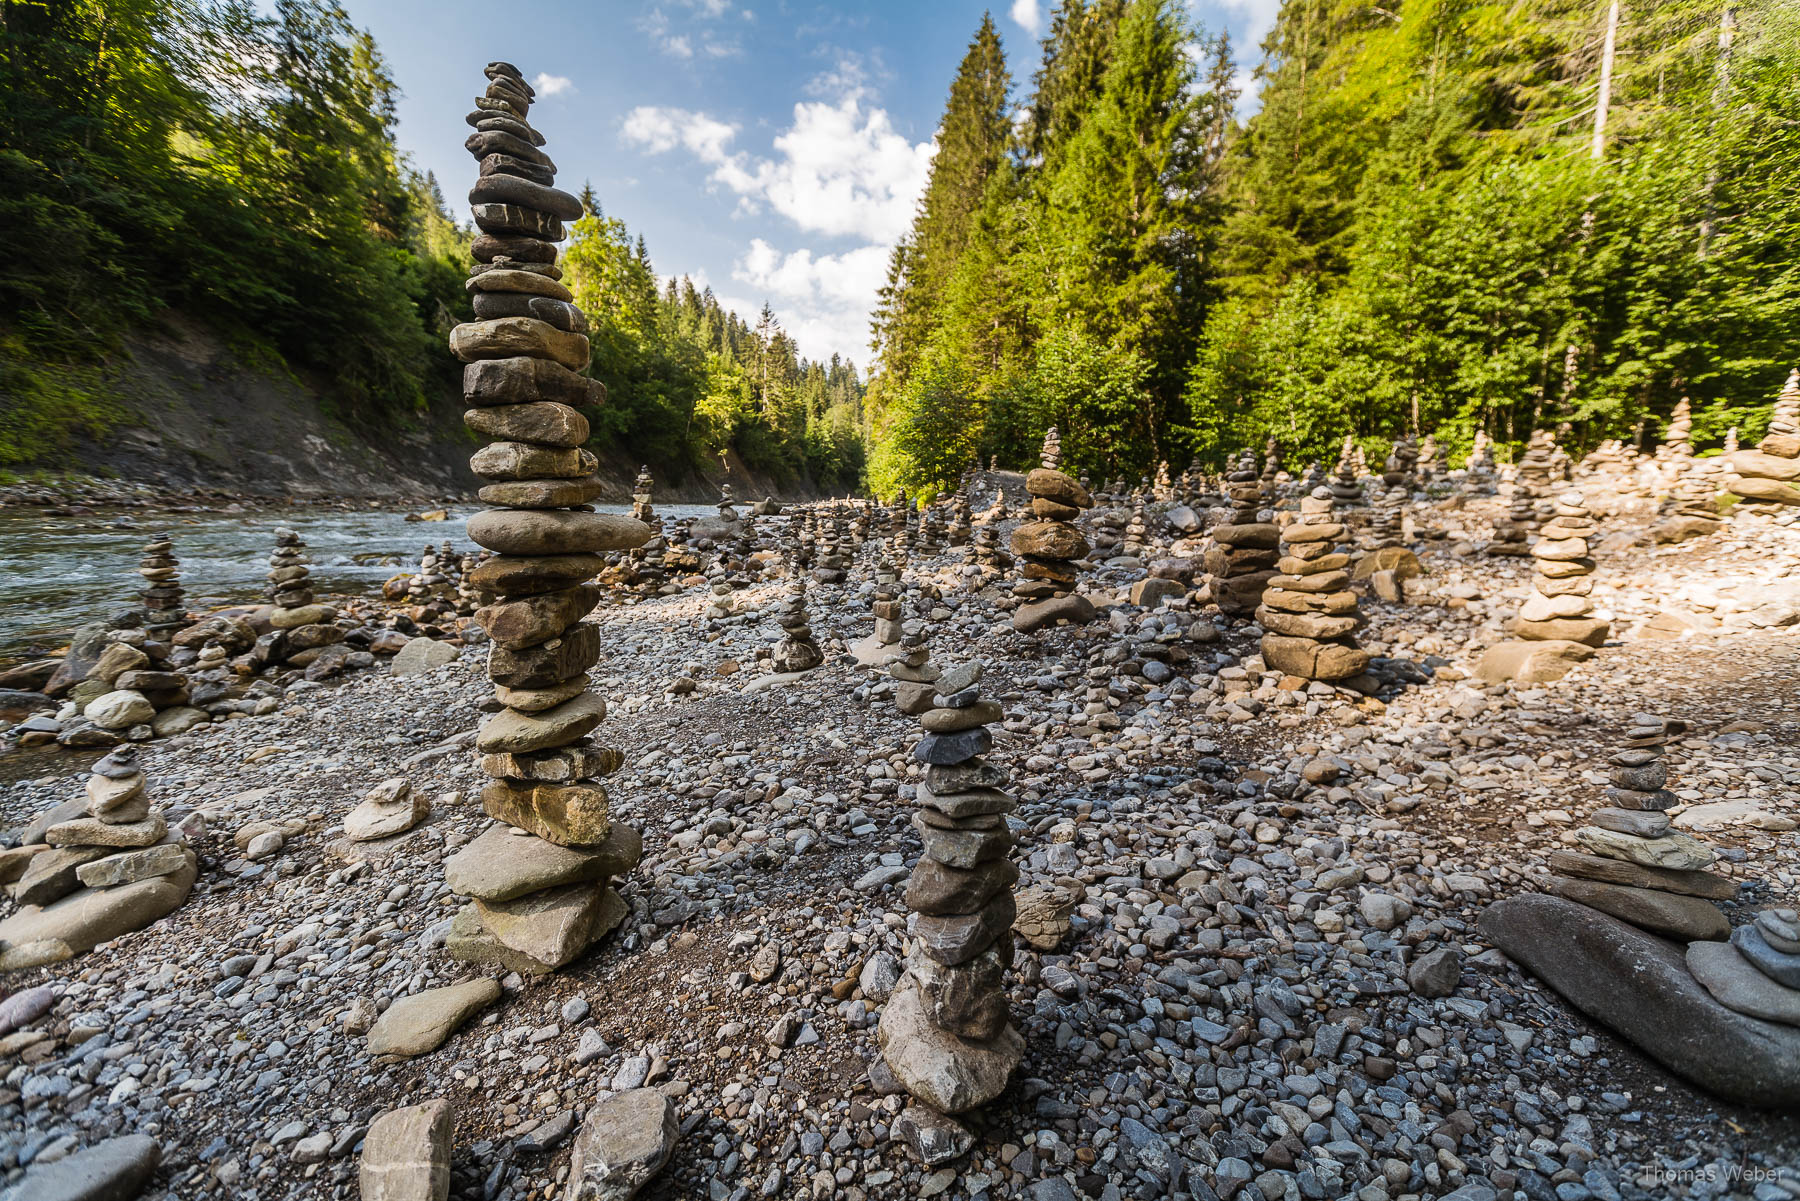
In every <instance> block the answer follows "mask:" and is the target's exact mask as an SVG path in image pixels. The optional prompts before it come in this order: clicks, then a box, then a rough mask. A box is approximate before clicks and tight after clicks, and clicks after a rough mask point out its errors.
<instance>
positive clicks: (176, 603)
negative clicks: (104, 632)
mask: <svg viewBox="0 0 1800 1201" xmlns="http://www.w3.org/2000/svg"><path fill="white" fill-rule="evenodd" d="M137 573H138V575H139V576H141V577H143V580H144V629H145V630H146V631H147V632H148V633H150V634H152V635H165V634H167V633H169V632H171V631H173V630H179V629H181V628H182V627H183V626H185V625H187V624H188V616H187V608H186V606H185V605H184V604H183V600H182V591H181V564H180V562H179V561H178V560H177V559H176V558H175V544H174V542H172V541H170V539H169V536H168V535H167V534H158V535H156V536H155V537H154V538H152V539H151V540H150V541H149V542H148V543H147V544H146V545H145V546H144V555H143V558H141V559H139V560H138V566H137Z"/></svg>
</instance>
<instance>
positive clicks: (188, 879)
mask: <svg viewBox="0 0 1800 1201" xmlns="http://www.w3.org/2000/svg"><path fill="white" fill-rule="evenodd" d="M183 855H184V856H185V862H184V863H183V864H182V866H181V867H180V868H179V869H178V870H177V871H175V872H173V873H171V874H169V875H166V876H157V877H155V878H153V879H149V880H139V881H138V882H137V883H135V884H120V885H118V886H116V887H113V888H84V889H82V890H81V891H79V892H76V893H73V894H72V895H70V896H66V897H64V898H63V899H62V900H60V901H57V902H55V903H54V904H51V905H47V906H45V907H44V908H42V909H33V908H29V907H27V908H24V909H21V910H19V911H18V912H17V913H15V914H13V915H12V916H11V917H9V918H7V919H6V920H5V921H3V922H0V943H6V944H8V945H10V946H14V947H22V946H25V945H26V944H28V943H38V942H60V943H63V944H65V945H66V946H67V947H68V948H69V949H70V950H71V951H73V952H74V953H75V954H77V955H79V954H80V953H81V952H83V951H88V950H92V949H93V948H94V947H96V946H98V945H99V944H101V943H103V942H107V941H109V940H111V939H114V938H117V937H119V936H120V935H121V934H130V933H131V932H132V931H134V930H142V929H143V928H144V927H145V926H148V925H149V924H150V923H151V922H154V921H156V920H157V919H158V918H161V917H163V916H165V915H167V914H170V913H173V912H174V911H175V910H176V909H177V908H178V907H179V906H180V905H181V903H182V902H183V901H185V900H187V896H188V892H189V890H190V889H192V888H193V887H194V874H195V860H194V854H193V852H192V851H186V850H184V851H183ZM39 858H42V856H39ZM20 966H23V965H20Z"/></svg>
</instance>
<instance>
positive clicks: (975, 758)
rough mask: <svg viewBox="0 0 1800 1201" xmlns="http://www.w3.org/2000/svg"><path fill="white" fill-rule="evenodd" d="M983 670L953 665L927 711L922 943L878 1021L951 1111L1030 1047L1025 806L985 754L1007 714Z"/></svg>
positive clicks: (890, 1044) (916, 940)
mask: <svg viewBox="0 0 1800 1201" xmlns="http://www.w3.org/2000/svg"><path fill="white" fill-rule="evenodd" d="M980 680H981V665H980V664H979V663H964V664H960V665H958V666H956V667H952V668H951V669H949V670H947V671H944V672H943V673H942V674H940V675H939V676H938V678H937V681H936V684H937V694H936V696H935V698H934V700H935V703H936V704H935V707H933V708H931V709H929V710H927V711H926V712H925V713H924V714H923V715H922V716H921V718H920V723H921V724H922V725H923V726H924V727H925V735H924V737H922V738H921V739H920V740H919V744H918V746H917V748H916V749H915V751H914V755H915V757H916V758H917V759H918V760H919V761H920V762H921V763H924V764H926V765H927V770H926V773H925V778H924V780H923V782H922V783H921V784H920V785H919V786H918V791H917V794H916V798H915V799H916V803H917V804H918V806H919V811H918V812H917V813H916V814H914V815H913V828H914V829H916V830H918V832H919V836H920V838H921V839H922V840H923V842H924V854H923V855H922V856H921V858H920V859H919V862H918V864H917V866H915V867H914V869H913V873H912V877H911V879H910V880H909V881H908V882H907V886H906V904H907V907H908V908H910V909H911V910H912V912H913V917H912V919H911V929H910V934H911V939H912V946H911V951H910V954H909V955H908V957H907V967H906V974H905V975H904V976H903V977H902V978H901V980H900V984H899V986H898V987H897V988H896V989H895V990H894V994H893V996H892V997H891V998H890V999H889V1001H888V1003H887V1007H886V1008H885V1009H884V1010H883V1011H882V1014H881V1025H880V1028H879V1030H878V1032H877V1035H878V1038H879V1040H880V1043H881V1053H882V1056H883V1058H884V1059H885V1060H886V1061H887V1065H888V1068H889V1069H890V1070H891V1071H892V1072H893V1074H894V1078H895V1079H896V1080H898V1081H899V1082H900V1084H901V1085H902V1086H903V1087H904V1088H905V1089H906V1091H907V1092H909V1093H911V1094H912V1095H913V1096H914V1097H916V1098H917V1099H918V1100H920V1101H922V1102H924V1103H925V1104H926V1105H928V1106H930V1107H931V1108H933V1109H936V1110H938V1111H939V1112H941V1113H947V1114H948V1113H962V1112H964V1111H966V1110H970V1109H974V1108H975V1107H976V1106H979V1105H983V1104H986V1103H987V1102H989V1101H991V1100H993V1099H994V1098H995V1097H997V1096H998V1095H999V1094H1000V1092H1001V1091H1002V1090H1003V1089H1004V1088H1005V1087H1006V1081H1007V1078H1008V1077H1009V1076H1010V1075H1011V1074H1012V1072H1013V1069H1014V1068H1016V1067H1017V1066H1018V1064H1019V1060H1020V1059H1021V1058H1022V1056H1023V1055H1024V1051H1025V1040H1024V1038H1023V1037H1022V1036H1021V1035H1020V1034H1019V1032H1018V1031H1017V1030H1015V1029H1014V1028H1013V1026H1012V1024H1011V1022H1010V1021H1009V1020H1008V1019H1009V1012H1008V1002H1007V996H1006V993H1005V991H1004V989H1003V986H1002V976H1003V974H1004V973H1005V971H1006V969H1007V968H1008V967H1009V966H1011V964H1012V959H1013V941H1012V933H1011V929H1012V924H1013V919H1014V917H1015V915H1016V904H1015V901H1014V899H1013V894H1012V886H1013V884H1014V882H1015V881H1017V879H1018V877H1019V870H1018V868H1017V867H1016V866H1015V865H1014V864H1013V863H1012V862H1011V860H1009V859H1008V858H1007V853H1008V852H1009V851H1010V850H1011V849H1012V844H1013V837H1012V833H1011V831H1010V829H1009V828H1008V826H1007V815H1008V814H1010V813H1011V812H1012V811H1013V809H1014V807H1015V805H1014V802H1013V800H1012V798H1011V797H1010V796H1008V795H1007V794H1006V793H1005V792H1004V791H1002V790H1003V788H1004V787H1005V785H1006V783H1007V779H1006V774H1005V773H1004V772H1003V771H1001V770H1000V769H999V768H997V767H995V766H993V765H992V764H990V763H988V762H987V761H986V760H985V759H984V758H982V756H983V755H984V754H985V753H986V752H987V750H988V749H989V748H990V747H991V746H992V745H993V736H992V735H991V734H989V733H988V730H987V726H988V725H989V724H990V723H992V722H996V721H999V720H1000V718H1001V716H1002V714H1001V710H1000V706H999V705H998V704H995V703H994V702H992V701H984V700H982V699H981V696H980V689H979V684H980Z"/></svg>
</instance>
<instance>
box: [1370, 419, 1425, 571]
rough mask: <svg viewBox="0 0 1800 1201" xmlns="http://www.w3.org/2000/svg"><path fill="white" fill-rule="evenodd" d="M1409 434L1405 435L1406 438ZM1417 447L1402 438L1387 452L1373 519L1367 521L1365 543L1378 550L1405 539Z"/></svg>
mask: <svg viewBox="0 0 1800 1201" xmlns="http://www.w3.org/2000/svg"><path fill="white" fill-rule="evenodd" d="M1411 437H1412V435H1411V434H1408V435H1407V438H1408V439H1410V438H1411ZM1418 457H1419V452H1418V449H1417V448H1416V447H1414V446H1412V445H1410V443H1409V442H1407V441H1405V440H1402V441H1400V442H1397V443H1395V445H1394V448H1393V450H1391V451H1389V452H1388V457H1387V463H1386V464H1385V465H1384V466H1383V468H1382V472H1381V493H1380V495H1379V496H1378V497H1377V498H1376V501H1375V514H1374V520H1372V521H1371V522H1370V523H1369V539H1368V546H1369V549H1370V550H1380V549H1381V548H1383V547H1386V546H1399V545H1400V544H1401V543H1403V542H1404V541H1405V540H1406V502H1407V501H1408V500H1410V499H1411V498H1412V464H1413V463H1415V462H1417V461H1418Z"/></svg>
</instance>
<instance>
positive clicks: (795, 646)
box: [774, 572, 825, 672]
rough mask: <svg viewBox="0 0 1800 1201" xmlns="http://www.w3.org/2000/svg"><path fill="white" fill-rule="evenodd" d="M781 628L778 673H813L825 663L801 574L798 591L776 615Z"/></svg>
mask: <svg viewBox="0 0 1800 1201" xmlns="http://www.w3.org/2000/svg"><path fill="white" fill-rule="evenodd" d="M775 620H776V623H777V624H779V625H780V626H781V641H780V642H778V643H776V644H775V654H774V664H775V670H776V671H778V672H801V671H811V670H812V669H813V668H815V667H817V666H818V665H819V664H821V663H823V662H825V656H824V655H823V654H822V653H820V651H819V644H818V643H816V642H814V641H813V633H812V627H811V626H810V625H808V624H807V620H806V575H805V573H804V572H801V573H799V574H798V575H797V576H796V578H795V580H794V590H793V592H792V593H790V594H789V595H788V598H787V600H785V601H783V602H782V606H781V612H780V613H779V614H777V615H776V618H775Z"/></svg>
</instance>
